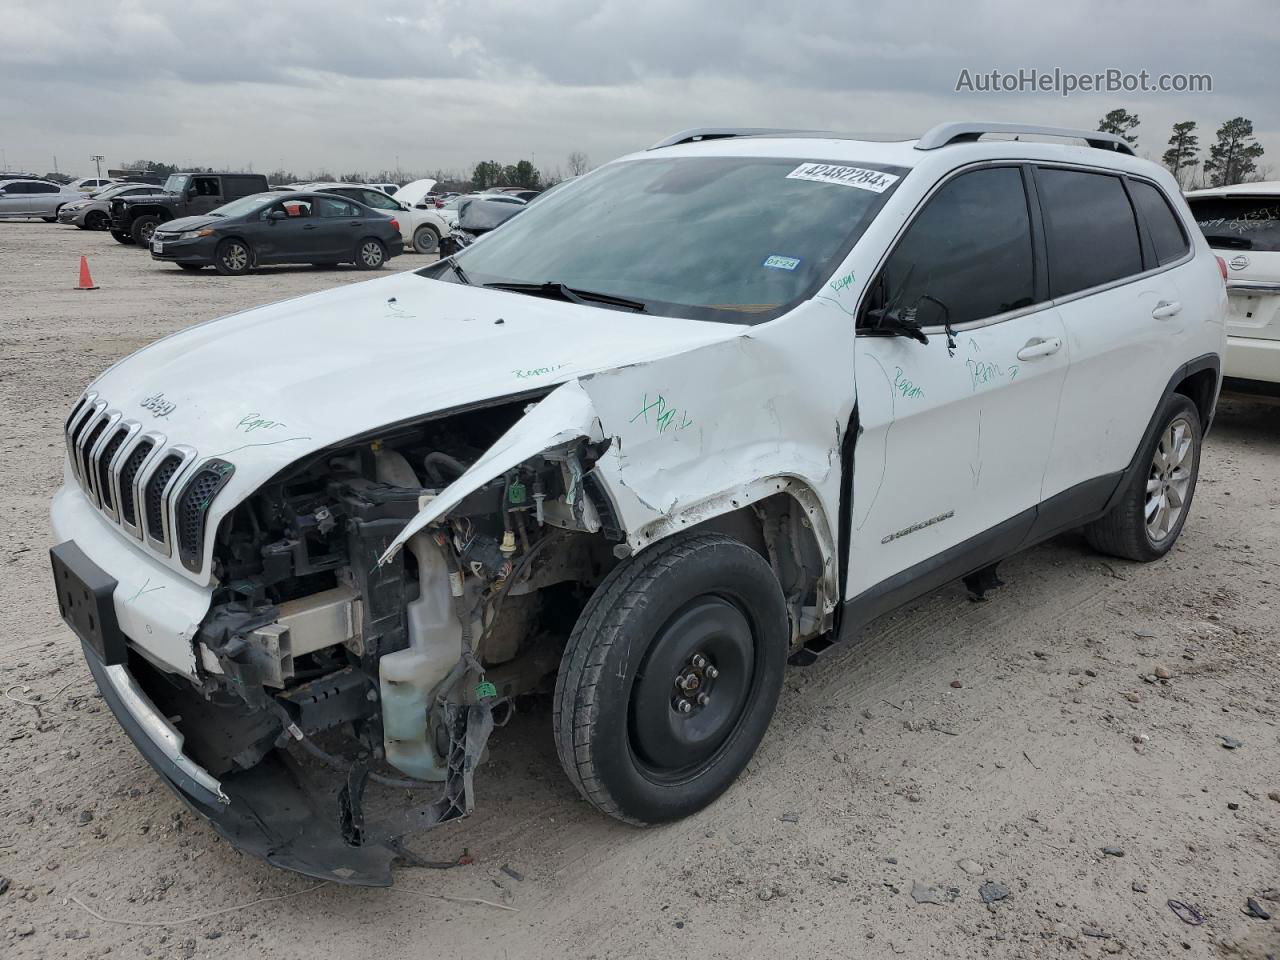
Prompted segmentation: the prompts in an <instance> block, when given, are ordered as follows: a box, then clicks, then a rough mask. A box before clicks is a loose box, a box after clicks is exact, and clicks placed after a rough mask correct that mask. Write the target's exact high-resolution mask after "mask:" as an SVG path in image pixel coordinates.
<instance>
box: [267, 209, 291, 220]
mask: <svg viewBox="0 0 1280 960" xmlns="http://www.w3.org/2000/svg"><path fill="white" fill-rule="evenodd" d="M288 216H289V215H288V214H287V213H285V212H284V211H283V210H272V211H271V212H270V213H268V214H267V219H268V220H283V219H285V218H286V217H288Z"/></svg>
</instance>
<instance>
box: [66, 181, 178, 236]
mask: <svg viewBox="0 0 1280 960" xmlns="http://www.w3.org/2000/svg"><path fill="white" fill-rule="evenodd" d="M163 192H164V188H163V187H157V186H154V185H153V184H150V183H113V184H111V185H110V186H108V187H106V188H104V189H102V190H99V191H98V192H97V193H95V194H94V195H93V196H91V197H86V198H82V199H78V200H73V201H71V202H70V203H66V204H63V206H62V208H61V209H60V210H59V211H58V222H59V223H73V224H75V225H76V226H77V227H79V228H80V229H81V230H109V229H111V199H112V198H113V197H137V196H142V195H144V194H148V193H163Z"/></svg>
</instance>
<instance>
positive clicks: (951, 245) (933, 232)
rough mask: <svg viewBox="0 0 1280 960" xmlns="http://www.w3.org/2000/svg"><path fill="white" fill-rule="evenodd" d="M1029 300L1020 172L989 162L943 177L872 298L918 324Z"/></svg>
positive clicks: (1027, 225)
mask: <svg viewBox="0 0 1280 960" xmlns="http://www.w3.org/2000/svg"><path fill="white" fill-rule="evenodd" d="M1033 303H1035V261H1034V257H1033V254H1032V246H1031V217H1030V214H1029V213H1028V212H1027V195H1026V190H1025V188H1024V187H1023V184H1022V173H1021V171H1020V170H1019V168H1017V167H990V168H987V169H983V170H975V171H973V172H971V173H964V174H961V175H960V176H958V177H956V178H955V179H954V180H951V181H950V182H949V183H947V184H945V185H944V186H943V187H942V188H941V189H940V190H938V192H937V193H935V194H934V195H933V196H932V197H931V198H930V199H929V202H928V204H927V205H926V206H925V208H924V210H923V211H922V212H921V213H920V215H919V216H917V217H916V219H915V220H914V221H913V222H912V223H911V225H910V226H909V227H908V228H907V231H906V233H904V234H903V236H902V239H901V240H900V241H899V242H898V245H897V246H896V247H895V248H894V250H893V252H892V253H891V254H890V255H889V259H888V260H887V261H886V262H885V265H884V269H883V270H882V271H881V273H880V277H879V280H878V281H877V284H876V290H875V292H874V293H873V295H872V298H871V303H870V306H871V307H873V308H879V309H889V310H892V311H894V312H896V313H899V314H901V315H902V316H903V317H904V318H905V319H908V320H914V321H915V322H916V323H918V324H920V325H921V326H937V325H939V324H942V323H945V322H950V323H952V324H960V323H968V322H969V321H971V320H981V319H983V318H985V317H993V316H995V315H996V314H1000V313H1006V312H1008V311H1010V310H1017V309H1020V308H1022V307H1027V306H1030V305H1031V304H1033Z"/></svg>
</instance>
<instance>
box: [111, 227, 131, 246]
mask: <svg viewBox="0 0 1280 960" xmlns="http://www.w3.org/2000/svg"><path fill="white" fill-rule="evenodd" d="M111 236H113V237H115V240H116V243H123V244H124V245H125V246H126V247H131V246H133V237H131V236H129V234H127V233H125V232H124V231H123V230H116V229H114V228H113V229H112V230H111Z"/></svg>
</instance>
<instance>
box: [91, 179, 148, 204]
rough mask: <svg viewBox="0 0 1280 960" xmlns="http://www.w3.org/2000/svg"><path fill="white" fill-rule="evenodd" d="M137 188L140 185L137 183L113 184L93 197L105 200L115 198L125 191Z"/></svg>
mask: <svg viewBox="0 0 1280 960" xmlns="http://www.w3.org/2000/svg"><path fill="white" fill-rule="evenodd" d="M137 186H138V185H137V184H136V183H113V184H111V186H109V187H103V188H102V189H101V190H99V191H98V192H97V193H95V194H94V195H93V199H95V200H105V199H107V198H108V197H114V196H115V195H116V194H117V193H121V192H122V191H124V190H133V189H135V188H137Z"/></svg>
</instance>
